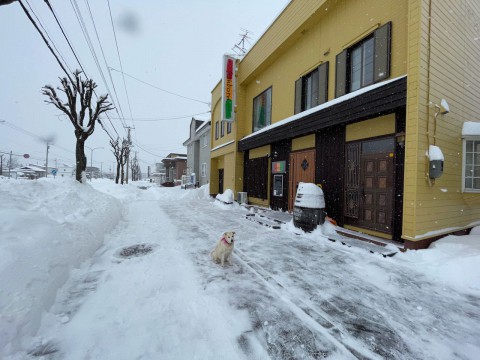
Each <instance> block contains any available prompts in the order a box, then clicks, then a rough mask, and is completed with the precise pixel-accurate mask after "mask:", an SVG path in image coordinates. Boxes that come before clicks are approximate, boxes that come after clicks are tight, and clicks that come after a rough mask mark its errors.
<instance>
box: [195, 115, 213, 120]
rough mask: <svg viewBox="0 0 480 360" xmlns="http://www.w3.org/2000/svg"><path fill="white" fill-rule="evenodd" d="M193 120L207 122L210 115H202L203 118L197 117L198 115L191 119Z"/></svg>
mask: <svg viewBox="0 0 480 360" xmlns="http://www.w3.org/2000/svg"><path fill="white" fill-rule="evenodd" d="M193 119H194V120H199V121H209V120H210V114H208V115H203V116H201V115H200V116H199V115H195V116H194V117H193Z"/></svg>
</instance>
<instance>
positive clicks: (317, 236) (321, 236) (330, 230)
mask: <svg viewBox="0 0 480 360" xmlns="http://www.w3.org/2000/svg"><path fill="white" fill-rule="evenodd" d="M282 229H283V230H286V231H289V232H291V233H294V234H302V236H305V237H306V238H308V239H310V240H326V239H328V235H335V234H336V231H335V225H333V224H331V223H330V222H329V221H327V220H325V222H324V223H323V224H322V225H318V226H317V228H316V229H315V230H313V231H312V232H304V231H303V230H302V229H300V228H297V227H295V225H294V224H293V220H292V221H289V222H288V223H286V224H285V225H282Z"/></svg>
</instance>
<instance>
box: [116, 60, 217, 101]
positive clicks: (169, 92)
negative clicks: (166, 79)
mask: <svg viewBox="0 0 480 360" xmlns="http://www.w3.org/2000/svg"><path fill="white" fill-rule="evenodd" d="M109 70H110V71H112V70H113V71H116V72H119V73H121V74H123V75H126V76H128V77H130V78H132V79H134V80H137V81H138V82H141V83H143V84H145V85H148V86H151V87H153V88H155V89H157V90H160V91H163V92H166V93H168V94H170V95H174V96H178V97H181V98H183V99H187V100H191V101H196V102H199V103H202V104H206V105H208V106H210V103H209V102H206V101H202V100H197V99H193V98H190V97H188V96H183V95H180V94H177V93H174V92H171V91H168V90H165V89H162V88H159V87H158V86H155V85H152V84H150V83H148V82H146V81H143V80H140V79H138V78H136V77H135V76H132V75H130V74H127V73H125V72H123V71H120V70H117V69H114V68H112V67H109Z"/></svg>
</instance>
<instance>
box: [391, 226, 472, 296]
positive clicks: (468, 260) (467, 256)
mask: <svg viewBox="0 0 480 360" xmlns="http://www.w3.org/2000/svg"><path fill="white" fill-rule="evenodd" d="M396 257H398V258H399V259H400V260H403V261H408V262H411V264H410V265H411V266H413V267H415V268H418V270H419V271H421V272H422V273H424V274H426V275H428V276H430V277H432V278H434V279H436V280H438V281H441V282H443V283H445V284H447V285H450V286H453V287H456V288H458V289H459V290H462V291H465V292H480V267H479V266H478V264H480V230H479V228H477V229H474V230H472V232H471V233H470V235H464V236H454V235H450V236H447V237H445V238H443V239H440V240H438V241H436V242H434V243H432V245H430V248H429V249H426V250H416V251H413V250H410V251H407V252H406V253H402V254H397V256H396Z"/></svg>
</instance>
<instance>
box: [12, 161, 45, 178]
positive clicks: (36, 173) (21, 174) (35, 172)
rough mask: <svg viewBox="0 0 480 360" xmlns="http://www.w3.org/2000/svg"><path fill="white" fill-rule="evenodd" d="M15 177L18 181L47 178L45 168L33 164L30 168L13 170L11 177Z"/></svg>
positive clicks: (23, 167) (24, 167)
mask: <svg viewBox="0 0 480 360" xmlns="http://www.w3.org/2000/svg"><path fill="white" fill-rule="evenodd" d="M14 174H15V175H14ZM14 176H15V178H16V179H30V180H34V179H38V178H41V177H45V168H43V167H40V166H36V165H31V164H30V165H28V166H22V167H20V168H16V169H13V170H11V177H14Z"/></svg>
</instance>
